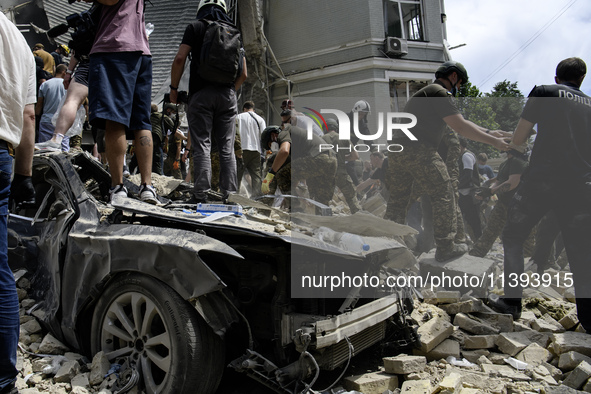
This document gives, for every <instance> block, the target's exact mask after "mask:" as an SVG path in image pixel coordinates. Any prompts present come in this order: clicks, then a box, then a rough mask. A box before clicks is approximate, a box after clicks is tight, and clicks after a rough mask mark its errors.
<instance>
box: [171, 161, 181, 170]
mask: <svg viewBox="0 0 591 394" xmlns="http://www.w3.org/2000/svg"><path fill="white" fill-rule="evenodd" d="M179 165H180V162H179V160H175V161H174V163H172V169H173V170H175V171H176V170H178V169H179V168H180V167H179Z"/></svg>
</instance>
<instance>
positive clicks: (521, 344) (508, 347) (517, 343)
mask: <svg viewBox="0 0 591 394" xmlns="http://www.w3.org/2000/svg"><path fill="white" fill-rule="evenodd" d="M548 341H549V336H548V334H546V333H543V332H537V331H533V330H530V331H519V332H505V333H501V334H499V336H498V337H497V341H496V344H497V346H498V348H499V350H500V351H502V352H503V353H507V354H508V355H510V356H512V357H513V356H515V355H516V354H517V353H519V352H520V351H522V350H523V349H525V348H526V347H527V346H528V345H530V344H531V343H534V342H535V343H537V344H538V345H540V346H541V347H543V348H545V347H546V346H547V345H548Z"/></svg>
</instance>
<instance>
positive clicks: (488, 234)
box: [470, 200, 535, 257]
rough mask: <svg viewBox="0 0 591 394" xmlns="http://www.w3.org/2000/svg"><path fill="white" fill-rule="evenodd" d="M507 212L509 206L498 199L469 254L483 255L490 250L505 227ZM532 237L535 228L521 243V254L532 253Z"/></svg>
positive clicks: (533, 237) (528, 254)
mask: <svg viewBox="0 0 591 394" xmlns="http://www.w3.org/2000/svg"><path fill="white" fill-rule="evenodd" d="M508 213H509V206H508V205H507V204H506V203H505V202H503V201H501V200H498V201H497V203H496V204H495V207H494V208H493V210H492V212H491V213H490V216H489V217H488V222H487V224H486V227H485V228H484V231H482V236H481V237H480V238H478V241H476V243H475V244H474V247H473V248H472V250H471V251H470V255H471V256H477V257H484V256H486V254H487V253H488V252H489V251H490V249H491V248H492V246H493V244H494V243H495V241H496V240H497V238H498V237H499V236H500V235H501V233H502V232H503V228H504V227H505V222H506V221H507V214H508ZM534 239H535V228H534V229H533V230H532V232H531V233H530V234H529V237H527V240H526V241H525V243H524V245H523V255H524V256H526V257H529V256H531V255H532V253H533V251H534V242H535V241H534Z"/></svg>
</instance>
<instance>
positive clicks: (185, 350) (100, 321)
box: [91, 273, 225, 394]
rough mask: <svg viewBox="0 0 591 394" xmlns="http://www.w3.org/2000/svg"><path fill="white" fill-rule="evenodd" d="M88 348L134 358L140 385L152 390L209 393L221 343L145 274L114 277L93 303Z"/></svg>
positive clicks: (220, 364) (219, 366) (112, 357)
mask: <svg viewBox="0 0 591 394" xmlns="http://www.w3.org/2000/svg"><path fill="white" fill-rule="evenodd" d="M91 350H92V353H93V354H96V353H97V352H99V351H103V352H104V353H105V354H106V356H107V357H108V358H109V361H111V362H112V363H113V362H117V363H122V362H124V360H125V358H127V359H129V360H130V361H131V362H135V365H136V366H137V369H138V370H139V371H140V374H141V377H140V382H139V386H140V388H142V389H144V390H145V392H146V393H148V394H154V393H175V394H184V393H214V392H215V390H216V388H217V387H218V385H219V383H220V381H221V377H222V373H223V368H224V361H225V360H224V358H225V357H224V356H225V351H224V342H223V340H222V339H221V338H220V337H219V336H218V335H216V334H215V333H214V332H213V331H212V329H211V328H210V327H209V326H208V325H207V323H205V321H204V320H203V318H202V317H201V316H199V314H198V313H197V311H196V310H195V309H194V308H193V307H192V306H191V305H190V304H189V303H188V302H187V301H185V300H184V299H182V298H181V297H180V296H179V295H178V293H176V292H175V291H174V290H173V289H172V288H170V287H169V286H167V285H166V284H164V283H163V282H161V281H159V280H157V279H154V278H152V277H149V276H145V275H141V274H137V273H127V274H122V275H120V276H118V277H116V278H115V279H114V280H113V281H112V282H111V283H110V284H109V285H108V287H107V289H106V290H105V292H104V293H103V294H102V296H101V297H100V299H99V301H98V302H97V304H96V307H95V309H94V313H93V317H92V329H91Z"/></svg>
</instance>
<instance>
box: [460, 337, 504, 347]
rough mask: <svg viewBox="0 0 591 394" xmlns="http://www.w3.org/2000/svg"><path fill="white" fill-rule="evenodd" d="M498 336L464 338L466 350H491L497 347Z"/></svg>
mask: <svg viewBox="0 0 591 394" xmlns="http://www.w3.org/2000/svg"><path fill="white" fill-rule="evenodd" d="M496 340H497V336H496V335H467V336H465V337H464V349H491V348H494V347H495V346H496V344H495V342H496Z"/></svg>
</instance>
